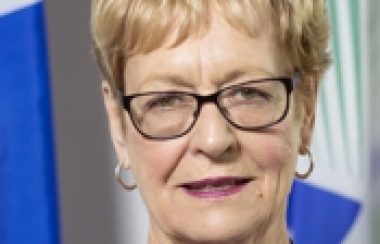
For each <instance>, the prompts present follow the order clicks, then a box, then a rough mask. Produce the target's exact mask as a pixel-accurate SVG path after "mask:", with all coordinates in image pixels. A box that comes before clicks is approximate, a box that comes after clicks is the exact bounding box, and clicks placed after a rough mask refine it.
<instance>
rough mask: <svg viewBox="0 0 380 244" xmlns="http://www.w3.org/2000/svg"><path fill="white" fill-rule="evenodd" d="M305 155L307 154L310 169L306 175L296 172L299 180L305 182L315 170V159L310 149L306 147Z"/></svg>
mask: <svg viewBox="0 0 380 244" xmlns="http://www.w3.org/2000/svg"><path fill="white" fill-rule="evenodd" d="M305 154H307V156H308V158H309V168H308V170H307V171H306V172H305V173H298V172H297V171H296V177H297V178H298V179H301V180H304V179H306V178H308V177H309V176H310V174H311V173H312V172H313V170H314V159H313V154H312V153H311V151H310V149H309V148H308V147H305Z"/></svg>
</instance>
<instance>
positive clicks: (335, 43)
mask: <svg viewBox="0 0 380 244" xmlns="http://www.w3.org/2000/svg"><path fill="white" fill-rule="evenodd" d="M328 5H329V8H330V18H331V21H332V24H333V25H332V26H333V28H332V47H333V57H334V61H335V65H336V77H337V85H338V102H339V108H340V115H341V130H342V137H343V138H342V139H343V147H344V153H343V156H344V161H345V162H346V165H347V171H348V172H352V165H351V160H349V159H348V152H349V144H348V136H347V135H348V127H347V116H346V115H347V113H346V108H345V107H344V104H345V100H344V93H343V91H344V85H343V67H342V60H341V52H340V36H339V30H338V28H339V24H338V23H339V22H338V14H337V7H336V0H329V1H328Z"/></svg>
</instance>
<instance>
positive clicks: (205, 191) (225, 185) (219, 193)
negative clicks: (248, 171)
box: [180, 177, 252, 198]
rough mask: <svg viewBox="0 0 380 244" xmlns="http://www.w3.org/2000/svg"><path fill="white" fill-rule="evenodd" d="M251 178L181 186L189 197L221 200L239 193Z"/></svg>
mask: <svg viewBox="0 0 380 244" xmlns="http://www.w3.org/2000/svg"><path fill="white" fill-rule="evenodd" d="M250 181H252V178H243V177H216V178H207V179H203V180H199V181H192V182H187V183H184V184H181V185H180V187H181V188H182V189H184V191H185V192H186V193H187V194H189V195H190V196H194V197H198V198H221V197H226V196H229V195H232V194H235V193H238V192H240V191H241V190H242V189H243V187H244V186H245V185H247V184H248V183H249V182H250Z"/></svg>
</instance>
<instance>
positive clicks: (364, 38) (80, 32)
mask: <svg viewBox="0 0 380 244" xmlns="http://www.w3.org/2000/svg"><path fill="white" fill-rule="evenodd" d="M1 1H2V2H3V1H4V0H1ZM7 1H11V0H5V2H4V3H2V2H0V39H3V37H4V36H1V33H4V32H1V31H4V29H5V28H4V29H1V28H2V27H1V25H2V21H3V20H4V19H7V18H8V17H9V16H8V15H13V14H14V13H16V14H17V12H18V11H23V10H24V9H25V8H31V7H32V8H33V7H35V6H36V5H41V6H42V7H41V9H42V11H43V12H42V13H44V16H45V24H46V26H45V27H46V32H45V33H46V38H47V40H48V41H47V43H46V46H47V47H48V60H49V62H48V67H49V70H50V74H49V77H50V81H51V87H50V90H51V102H52V103H51V104H52V111H53V116H52V118H53V131H54V133H53V139H54V143H53V148H55V160H54V161H55V162H56V169H55V172H56V180H55V181H56V187H57V188H56V189H57V190H56V192H55V193H54V190H52V192H53V193H52V194H56V196H57V204H58V207H57V208H56V209H55V210H54V211H56V212H55V214H56V219H54V218H53V220H51V221H53V222H55V223H60V227H59V229H58V231H57V233H56V237H55V238H56V239H61V240H62V242H61V243H68V244H83V243H92V244H104V243H116V244H121V243H136V244H139V243H146V226H147V224H148V220H147V215H146V212H145V210H144V207H143V203H142V201H141V199H140V197H139V195H138V193H137V192H136V191H135V192H133V193H128V192H125V191H123V190H122V189H121V188H120V187H119V186H118V185H117V184H116V182H115V180H114V173H113V172H114V167H115V165H116V162H115V158H114V152H113V149H112V146H111V142H110V139H109V133H108V128H107V123H106V115H105V111H104V109H103V103H102V98H101V93H100V82H101V76H100V74H99V72H98V70H97V68H96V66H95V64H94V61H93V58H92V56H91V51H90V50H91V47H90V35H89V15H90V1H74V0H66V1H58V0H49V1H45V3H44V4H41V2H40V1H33V0H28V1H21V0H17V1H11V2H12V3H8V5H9V6H10V5H12V4H13V5H14V6H15V7H13V8H12V7H8V6H6V5H7V3H6V2H7ZM17 2H20V3H19V4H17ZM2 4H3V5H4V6H5V7H4V6H3V7H1V5H2ZM329 8H330V12H331V14H330V15H331V19H332V26H333V35H332V38H333V40H332V44H331V46H332V47H331V48H332V52H333V57H334V62H335V63H334V65H333V67H332V68H331V71H330V72H329V73H328V74H327V76H326V81H331V82H330V83H327V82H325V83H327V84H326V85H324V87H322V90H321V99H320V100H321V102H320V104H319V110H318V115H319V117H320V118H321V119H320V121H317V123H318V125H317V127H316V134H321V135H324V136H321V137H320V136H316V138H315V140H314V142H313V151H314V152H315V157H316V162H317V168H316V170H318V163H320V168H321V170H320V171H319V173H318V172H317V173H315V174H314V175H313V177H312V178H311V179H309V180H308V183H309V184H310V185H317V186H319V187H321V188H323V189H324V188H329V191H331V192H337V193H339V194H342V195H345V196H347V198H349V199H352V202H354V203H358V205H359V210H357V212H355V214H353V215H352V216H353V217H352V221H351V222H350V224H349V226H348V227H347V230H346V231H345V233H344V241H343V242H344V243H351V244H356V243H361V244H366V243H373V244H376V243H380V227H379V226H380V191H379V189H380V128H379V126H378V125H380V110H379V107H380V81H379V77H380V25H379V24H378V23H380V15H379V14H378V13H379V12H380V1H378V0H366V1H357V0H337V1H335V0H331V1H329ZM2 10H3V11H2ZM7 11H8V12H7ZM347 19H348V20H350V21H345V20H347ZM3 22H5V21H3ZM346 37H348V38H346ZM334 43H335V44H334ZM0 44H1V41H0ZM0 50H1V49H0ZM1 54H3V53H2V52H1V51H0V60H1V59H3V60H2V61H0V66H1V65H2V64H3V63H5V62H6V61H5V58H4V57H2V56H1ZM347 55H348V56H347ZM336 60H338V61H339V60H340V63H341V64H340V63H339V62H338V63H336ZM350 60H351V61H350ZM0 70H1V69H0ZM1 79H4V76H3V78H1V77H0V81H1V83H0V84H3V80H1ZM342 80H343V82H344V83H343V84H345V86H346V87H351V85H347V84H350V83H349V82H352V84H353V85H352V89H351V88H350V89H348V88H347V89H346V90H344V89H343V90H344V92H341V90H340V89H342V87H339V84H342V83H340V82H341V81H342ZM359 82H360V85H358V84H359ZM334 84H337V85H334ZM358 86H359V87H360V90H359V92H357V91H358V89H359V88H358ZM0 89H1V88H0ZM331 90H334V92H336V93H334V92H331ZM0 93H1V92H0ZM342 94H343V95H342ZM334 98H335V99H337V100H339V98H341V99H340V101H341V102H342V101H345V103H344V108H340V109H343V110H344V111H345V113H342V112H341V111H340V110H339V111H338V110H336V109H335V108H334V106H335V105H331V106H330V105H328V106H327V107H328V108H326V107H324V106H326V104H325V103H324V102H323V101H325V102H326V101H327V103H328V102H329V101H331V99H334ZM324 99H327V100H324ZM351 100H355V101H356V102H355V103H352V101H351ZM0 101H1V103H0V121H1V120H2V119H3V118H5V117H3V116H4V114H5V113H4V114H3V115H2V112H3V111H2V110H1V109H3V108H4V106H3V105H5V104H6V100H0ZM3 101H4V102H3ZM338 102H339V101H338ZM338 102H337V103H338ZM336 106H337V107H339V105H336ZM337 111H338V112H337ZM334 114H340V117H339V116H338V117H336V116H337V115H334ZM346 114H347V115H346ZM344 116H346V117H344ZM322 120H324V121H329V123H331V124H330V125H329V126H327V125H326V124H324V122H323V121H322ZM3 121H5V120H3ZM340 121H347V122H346V124H344V123H343V127H345V128H346V131H344V130H343V131H342V133H339V132H337V130H336V128H340V126H339V124H340V123H341V122H340ZM2 126H3V124H1V122H0V130H1V129H3V128H2ZM5 128H7V127H6V125H5ZM327 128H330V130H328V129H327ZM339 130H340V129H338V131H339ZM2 133H3V132H2ZM331 133H338V134H337V136H335V134H333V136H331V135H329V134H331ZM345 133H346V134H345ZM331 137H332V138H331ZM335 137H336V138H338V139H335ZM329 138H330V139H329ZM1 140H3V142H1V143H0V177H4V178H5V177H7V175H6V173H5V172H7V171H6V170H9V168H8V166H7V165H6V162H5V159H4V158H5V157H2V156H1V154H2V152H4V151H5V149H4V150H3V149H2V148H1V147H4V148H5V146H4V145H5V143H6V142H5V140H4V138H3V139H1V137H0V141H1ZM335 140H338V141H335ZM345 141H349V143H347V144H348V145H346V146H345ZM325 142H327V143H325ZM322 144H323V145H324V146H321V145H322ZM329 145H330V146H331V147H338V146H339V145H341V147H342V148H343V149H342V150H341V149H340V148H338V149H337V150H335V148H333V150H331V149H330V150H329V149H328V148H327V149H326V147H329ZM336 145H338V146H336ZM331 151H342V152H343V153H341V154H342V155H341V154H339V153H336V155H335V156H334V155H332V153H331ZM345 153H348V154H349V156H345ZM330 154H331V155H330ZM326 155H327V156H326ZM331 158H334V160H336V161H337V163H336V168H338V169H340V171H339V173H336V172H335V171H334V170H332V169H330V168H329V166H327V163H326V165H324V164H323V162H325V161H329V160H331ZM318 159H319V160H318ZM338 161H339V162H342V163H341V164H339V163H338ZM347 162H350V163H347ZM346 163H347V165H350V166H349V167H348V166H346V165H345V164H346ZM346 167H347V168H350V169H349V170H347V172H349V173H342V172H346ZM1 171H3V172H1ZM51 172H53V173H54V169H51ZM334 172H335V173H334ZM336 175H339V177H341V178H339V180H337V178H336ZM24 180H25V178H21V179H17V182H20V181H21V182H23V181H24ZM4 181H5V180H4ZM10 182H11V181H10ZM49 182H53V183H54V179H51V181H49ZM1 183H2V178H0V184H1ZM5 183H7V184H10V183H9V182H7V181H5ZM24 183H26V182H24ZM26 184H27V183H26ZM3 185H4V184H3ZM332 185H333V187H331V186H332ZM5 186H6V184H5ZM53 186H54V185H53ZM8 191H9V188H8V187H7V188H6V187H4V186H0V200H2V199H5V201H4V202H8V200H9V199H10V198H11V197H12V195H9V193H8ZM53 198H54V197H53ZM51 201H52V202H53V203H54V199H53V200H51ZM9 202H11V201H10V200H9ZM318 204H319V203H318ZM318 204H317V205H318ZM9 206H10V205H6V203H3V204H2V203H0V243H5V244H15V243H55V242H33V241H32V242H30V240H31V239H29V240H27V238H25V237H21V239H22V240H23V241H17V240H16V237H17V236H18V235H20V234H21V233H22V232H17V228H18V224H19V223H18V222H17V221H16V222H12V221H11V220H10V218H11V217H12V216H10V215H9V214H8V215H7V211H8V210H7V207H9ZM54 211H53V212H54ZM309 211H312V210H309ZM53 215H54V213H53ZM22 219H23V217H21V218H20V219H19V220H18V221H23V220H22ZM10 223H12V226H13V227H14V228H15V229H13V230H12V229H11V228H10V227H9V226H10ZM49 223H51V222H49ZM50 227H51V226H50ZM51 228H54V227H51ZM9 233H12V234H9ZM44 235H48V234H46V233H45V234H44ZM19 238H20V237H19ZM38 238H40V237H38ZM21 239H20V240H21ZM47 239H48V238H47ZM53 239H54V238H53ZM38 240H39V239H38ZM308 243H314V242H308ZM324 243H328V242H324ZM331 243H333V242H331Z"/></svg>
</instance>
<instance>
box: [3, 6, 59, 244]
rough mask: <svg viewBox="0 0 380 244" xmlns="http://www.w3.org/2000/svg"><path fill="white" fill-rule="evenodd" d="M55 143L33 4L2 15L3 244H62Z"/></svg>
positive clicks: (38, 16) (39, 13)
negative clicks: (60, 243) (60, 241)
mask: <svg viewBox="0 0 380 244" xmlns="http://www.w3.org/2000/svg"><path fill="white" fill-rule="evenodd" d="M12 2H13V0H12V1H3V0H2V1H1V2H0V10H3V9H4V8H6V7H8V6H9V5H12ZM16 2H17V3H18V4H20V1H16ZM26 2H28V1H26ZM2 5H3V6H2ZM0 12H1V11H0ZM53 137H54V136H53V126H52V106H51V96H50V81H49V70H48V58H47V50H46V40H45V27H44V7H43V3H42V2H38V1H34V3H31V2H30V1H29V2H28V4H26V5H25V6H17V7H15V8H14V9H12V10H11V11H10V12H8V13H7V12H4V11H3V12H1V15H0V243H1V244H24V243H31V244H32V243H33V244H56V243H59V239H60V237H59V225H58V222H59V218H58V211H57V209H58V208H57V190H56V177H55V154H54V141H53V139H54V138H53Z"/></svg>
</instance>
